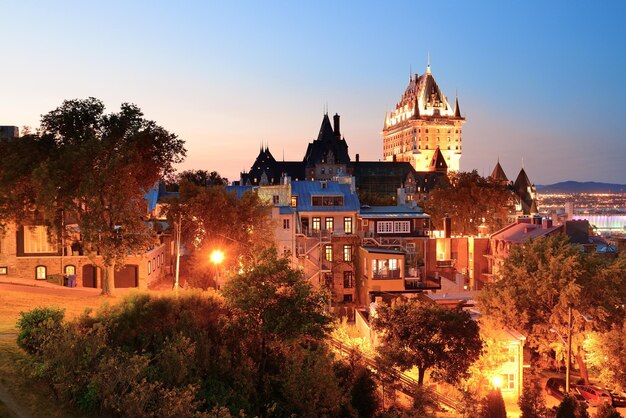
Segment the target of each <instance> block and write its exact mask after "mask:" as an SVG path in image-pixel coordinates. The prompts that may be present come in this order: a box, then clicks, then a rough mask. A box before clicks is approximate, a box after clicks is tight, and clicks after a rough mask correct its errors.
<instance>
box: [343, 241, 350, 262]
mask: <svg viewBox="0 0 626 418" xmlns="http://www.w3.org/2000/svg"><path fill="white" fill-rule="evenodd" d="M343 261H352V245H350V244H344V246H343Z"/></svg>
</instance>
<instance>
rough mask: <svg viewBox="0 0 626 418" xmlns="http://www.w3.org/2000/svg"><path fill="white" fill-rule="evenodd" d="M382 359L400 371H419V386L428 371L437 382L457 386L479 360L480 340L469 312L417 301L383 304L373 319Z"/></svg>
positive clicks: (398, 301) (475, 324)
mask: <svg viewBox="0 0 626 418" xmlns="http://www.w3.org/2000/svg"><path fill="white" fill-rule="evenodd" d="M373 326H374V328H375V329H376V330H377V331H379V332H380V338H381V346H380V351H381V355H382V356H383V357H386V358H388V359H390V360H391V362H392V363H393V364H394V365H396V366H397V367H399V368H400V369H401V370H407V369H410V368H411V367H413V366H417V368H418V384H420V385H422V384H423V383H424V376H425V373H426V371H427V370H432V372H431V376H432V377H433V378H435V379H436V380H442V381H445V382H448V383H456V382H458V381H459V380H460V379H461V378H463V377H465V376H466V375H467V371H468V369H469V366H470V365H471V364H472V363H473V362H474V361H476V359H478V357H479V356H480V353H481V350H482V341H481V340H480V336H479V334H478V324H477V323H476V322H475V321H473V320H472V319H471V317H470V315H469V313H467V312H464V311H462V310H460V309H448V308H443V307H440V306H438V305H436V304H434V303H431V302H427V301H422V300H420V299H409V300H406V301H402V300H397V301H396V302H395V303H394V304H392V305H391V306H389V305H386V304H382V305H380V307H379V308H378V310H377V314H376V316H375V317H374V320H373Z"/></svg>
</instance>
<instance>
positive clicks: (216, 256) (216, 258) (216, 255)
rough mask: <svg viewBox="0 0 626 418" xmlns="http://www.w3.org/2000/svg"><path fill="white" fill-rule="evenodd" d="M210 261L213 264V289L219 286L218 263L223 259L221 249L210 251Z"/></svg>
mask: <svg viewBox="0 0 626 418" xmlns="http://www.w3.org/2000/svg"><path fill="white" fill-rule="evenodd" d="M210 259H211V263H213V264H214V265H215V290H218V289H219V288H220V284H219V283H220V270H219V265H220V264H222V262H223V261H224V252H223V251H222V250H213V252H211V256H210Z"/></svg>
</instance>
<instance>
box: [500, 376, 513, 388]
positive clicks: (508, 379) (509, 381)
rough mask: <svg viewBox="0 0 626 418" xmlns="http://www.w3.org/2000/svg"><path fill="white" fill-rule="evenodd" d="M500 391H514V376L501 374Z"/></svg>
mask: <svg viewBox="0 0 626 418" xmlns="http://www.w3.org/2000/svg"><path fill="white" fill-rule="evenodd" d="M502 389H509V390H510V389H515V375H514V374H503V375H502Z"/></svg>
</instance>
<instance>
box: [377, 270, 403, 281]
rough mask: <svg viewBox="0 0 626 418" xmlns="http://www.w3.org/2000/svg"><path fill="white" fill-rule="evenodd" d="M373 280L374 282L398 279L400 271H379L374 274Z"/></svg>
mask: <svg viewBox="0 0 626 418" xmlns="http://www.w3.org/2000/svg"><path fill="white" fill-rule="evenodd" d="M373 278H374V279H376V280H387V279H399V278H400V269H395V270H379V271H376V272H374V277H373Z"/></svg>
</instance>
